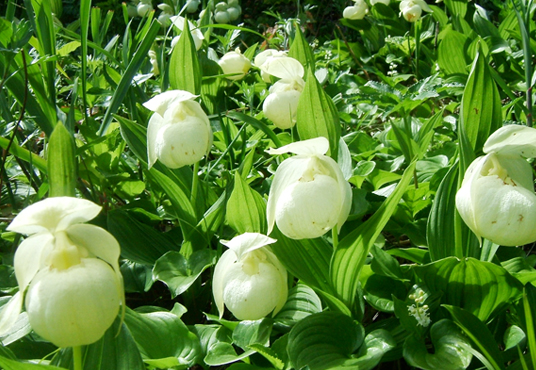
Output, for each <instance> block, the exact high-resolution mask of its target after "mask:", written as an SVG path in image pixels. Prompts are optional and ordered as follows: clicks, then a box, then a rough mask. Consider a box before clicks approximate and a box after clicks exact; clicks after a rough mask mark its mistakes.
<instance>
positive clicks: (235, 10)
mask: <svg viewBox="0 0 536 370" xmlns="http://www.w3.org/2000/svg"><path fill="white" fill-rule="evenodd" d="M241 13H242V8H240V6H236V7H229V8H228V9H227V14H229V20H230V21H231V22H234V21H236V20H237V19H238V17H240V14H241Z"/></svg>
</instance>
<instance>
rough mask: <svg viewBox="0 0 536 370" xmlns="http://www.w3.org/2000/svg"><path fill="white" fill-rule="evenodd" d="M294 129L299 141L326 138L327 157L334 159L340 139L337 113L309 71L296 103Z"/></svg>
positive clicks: (331, 101) (309, 70) (328, 97)
mask: <svg viewBox="0 0 536 370" xmlns="http://www.w3.org/2000/svg"><path fill="white" fill-rule="evenodd" d="M296 127H297V128H298V134H299V135H300V139H301V140H307V139H312V138H315V137H319V136H324V137H325V138H327V139H328V140H329V148H330V151H329V152H328V155H330V156H332V157H334V158H335V159H336V157H337V153H338V150H339V139H340V137H341V125H340V121H339V113H338V111H337V108H336V107H335V104H334V103H333V100H331V97H330V96H329V95H328V94H327V93H326V92H325V91H324V89H322V86H320V84H319V83H318V80H317V79H316V77H315V75H314V73H313V72H312V70H311V69H308V70H307V82H306V83H305V88H304V89H303V92H302V94H301V96H300V100H299V102H298V112H297V115H296Z"/></svg>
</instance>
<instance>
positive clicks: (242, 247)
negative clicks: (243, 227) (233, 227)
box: [220, 233, 277, 260]
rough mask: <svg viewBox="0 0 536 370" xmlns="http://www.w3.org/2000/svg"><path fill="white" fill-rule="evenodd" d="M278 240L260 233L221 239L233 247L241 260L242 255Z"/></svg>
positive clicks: (227, 245) (223, 242) (226, 244)
mask: <svg viewBox="0 0 536 370" xmlns="http://www.w3.org/2000/svg"><path fill="white" fill-rule="evenodd" d="M276 241H277V240H276V239H272V238H269V237H267V236H266V235H263V234H259V233H244V234H242V235H238V236H235V237H234V238H233V239H231V240H220V242H221V243H222V244H223V245H225V246H226V247H228V248H229V249H231V250H232V251H233V252H234V253H235V254H236V257H237V258H238V259H239V260H240V259H241V258H242V256H243V255H244V254H246V253H248V252H251V251H253V250H255V249H259V248H262V247H264V246H265V245H268V244H272V243H275V242H276Z"/></svg>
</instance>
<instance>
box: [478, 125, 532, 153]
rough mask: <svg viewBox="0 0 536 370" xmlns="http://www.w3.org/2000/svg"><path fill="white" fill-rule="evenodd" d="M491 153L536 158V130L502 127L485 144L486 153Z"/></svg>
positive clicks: (521, 127)
mask: <svg viewBox="0 0 536 370" xmlns="http://www.w3.org/2000/svg"><path fill="white" fill-rule="evenodd" d="M491 152H496V153H501V154H516V155H520V156H523V157H525V158H536V128H532V127H527V126H521V125H508V126H503V127H501V128H500V129H498V130H497V131H495V132H494V133H493V134H491V135H490V137H489V138H488V140H486V143H485V144H484V153H491Z"/></svg>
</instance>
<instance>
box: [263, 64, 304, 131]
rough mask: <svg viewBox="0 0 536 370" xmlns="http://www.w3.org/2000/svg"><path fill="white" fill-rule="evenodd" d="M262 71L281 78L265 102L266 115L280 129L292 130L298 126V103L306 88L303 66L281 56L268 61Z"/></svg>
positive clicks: (271, 89) (273, 86)
mask: <svg viewBox="0 0 536 370" xmlns="http://www.w3.org/2000/svg"><path fill="white" fill-rule="evenodd" d="M261 70H262V71H263V72H264V73H266V74H268V75H271V76H275V77H277V78H280V80H279V81H277V82H276V83H274V84H273V85H272V87H270V94H269V95H268V96H267V97H266V99H265V100H264V102H263V105H262V110H263V112H264V115H265V116H266V118H268V119H269V120H271V121H272V122H273V123H274V125H276V126H277V127H279V128H280V129H288V128H291V127H292V126H294V125H295V124H296V114H297V111H298V102H299V100H300V96H301V93H302V91H303V88H304V86H305V81H304V80H303V75H304V74H305V71H304V69H303V66H302V64H301V63H300V62H299V61H297V60H296V59H294V58H291V57H287V56H281V57H276V58H270V59H269V60H267V61H266V62H265V63H264V64H262V66H261Z"/></svg>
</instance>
